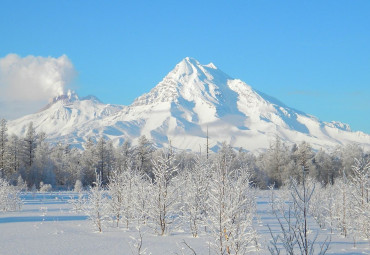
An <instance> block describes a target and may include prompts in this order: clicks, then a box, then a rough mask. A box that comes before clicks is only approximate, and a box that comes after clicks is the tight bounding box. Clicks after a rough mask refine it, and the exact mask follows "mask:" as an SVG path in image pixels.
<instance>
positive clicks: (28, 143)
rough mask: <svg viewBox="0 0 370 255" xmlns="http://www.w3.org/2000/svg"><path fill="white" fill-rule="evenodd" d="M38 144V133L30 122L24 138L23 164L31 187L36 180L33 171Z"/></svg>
mask: <svg viewBox="0 0 370 255" xmlns="http://www.w3.org/2000/svg"><path fill="white" fill-rule="evenodd" d="M36 146H37V134H36V131H35V128H34V127H33V123H32V122H30V124H29V125H28V128H27V133H26V137H25V138H24V139H23V146H22V158H23V166H24V168H25V176H26V181H27V184H28V186H29V187H31V186H32V185H33V184H35V180H34V179H33V177H34V176H33V173H32V166H33V164H34V162H35V153H36Z"/></svg>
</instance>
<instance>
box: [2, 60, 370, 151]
mask: <svg viewBox="0 0 370 255" xmlns="http://www.w3.org/2000/svg"><path fill="white" fill-rule="evenodd" d="M30 121H32V122H33V124H34V127H35V128H36V131H37V132H40V131H42V132H45V133H46V134H47V137H48V139H49V140H50V141H51V142H54V143H55V142H60V141H61V142H65V143H70V144H73V145H76V146H81V145H82V144H83V142H84V141H86V140H87V139H88V138H89V137H91V138H93V139H98V137H100V136H104V137H106V138H109V139H112V140H113V141H114V143H115V144H121V143H123V142H124V141H125V140H127V139H128V140H130V141H132V142H133V144H135V143H136V142H137V140H138V138H139V137H140V136H141V135H146V136H147V138H149V139H151V141H152V142H153V143H154V144H155V145H156V146H158V147H162V146H167V145H168V144H169V142H171V144H172V146H174V147H175V148H178V149H187V150H193V151H199V148H200V147H199V146H201V147H203V148H204V147H205V144H206V137H207V129H208V134H209V141H210V147H211V148H212V149H214V150H217V149H218V148H219V146H220V144H221V143H222V142H226V143H229V144H231V146H233V147H235V148H239V147H243V148H244V149H247V150H249V151H252V152H259V151H263V150H265V149H267V148H268V147H269V144H270V142H271V141H272V140H274V138H275V136H276V135H277V136H279V137H281V138H282V139H283V140H284V141H285V142H286V143H288V144H293V143H300V142H302V141H307V142H309V143H310V144H311V145H312V147H313V148H314V149H320V148H323V149H330V148H333V147H335V146H336V145H342V144H347V143H358V144H360V145H362V146H363V148H364V149H367V150H369V149H370V135H368V134H365V133H363V132H352V131H351V129H350V127H349V126H348V125H347V124H344V123H341V122H337V121H332V122H329V123H327V122H322V121H320V120H319V119H317V118H316V117H313V116H311V115H308V114H305V113H303V112H300V111H297V110H294V109H292V108H289V107H287V106H286V105H284V104H283V103H281V102H279V101H278V100H276V99H275V98H272V97H270V96H268V95H265V94H263V93H261V92H258V91H256V90H254V89H253V88H252V87H250V86H249V85H247V84H246V83H245V82H243V81H241V80H238V79H233V78H231V77H230V76H228V75H227V74H225V73H224V72H222V71H221V70H220V69H218V68H217V67H216V66H215V65H214V64H213V63H210V64H208V65H201V64H200V63H199V62H198V61H197V60H195V59H192V58H189V57H187V58H185V59H183V60H182V61H181V62H180V63H178V64H177V65H176V66H175V68H174V69H173V70H172V71H171V72H170V73H168V75H167V76H166V77H164V79H163V80H162V81H161V82H160V83H159V84H158V85H156V86H155V87H154V88H153V89H152V90H151V91H150V92H149V93H147V94H144V95H142V96H140V97H138V98H137V99H136V100H135V101H134V102H133V103H132V104H131V105H130V106H119V105H109V104H103V103H101V102H100V101H99V100H97V99H96V98H95V97H88V98H85V99H79V98H78V97H77V95H75V94H71V93H69V94H68V95H65V96H60V97H58V98H56V99H54V100H53V102H51V103H50V104H49V105H48V106H47V107H45V108H44V109H42V110H41V111H40V112H38V113H35V114H31V115H27V116H24V117H22V118H19V119H17V120H13V121H9V130H10V132H13V133H15V134H17V135H24V134H25V132H26V127H27V126H28V123H29V122H30Z"/></svg>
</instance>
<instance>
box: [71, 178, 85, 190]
mask: <svg viewBox="0 0 370 255" xmlns="http://www.w3.org/2000/svg"><path fill="white" fill-rule="evenodd" d="M82 190H83V185H82V182H81V181H80V180H76V183H75V186H74V189H73V191H74V192H81V191H82Z"/></svg>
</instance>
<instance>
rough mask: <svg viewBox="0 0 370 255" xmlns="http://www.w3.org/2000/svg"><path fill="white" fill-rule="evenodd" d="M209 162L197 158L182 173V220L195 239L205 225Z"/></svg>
mask: <svg viewBox="0 0 370 255" xmlns="http://www.w3.org/2000/svg"><path fill="white" fill-rule="evenodd" d="M209 168H210V164H209V162H208V161H207V160H206V159H205V158H202V157H199V158H198V159H197V160H196V162H195V164H194V166H193V167H191V169H189V170H188V171H186V172H185V173H184V179H185V183H184V184H185V187H186V192H184V193H183V195H182V199H183V200H182V207H181V211H182V213H183V214H182V218H183V222H184V223H185V224H186V225H188V226H189V228H190V231H191V233H192V235H193V237H197V236H198V235H199V233H200V231H201V229H202V228H203V227H204V226H205V225H206V218H207V213H206V209H207V208H206V201H207V199H208V198H207V196H208V193H207V189H208V183H209V176H208V170H209Z"/></svg>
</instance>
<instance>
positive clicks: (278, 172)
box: [259, 137, 290, 187]
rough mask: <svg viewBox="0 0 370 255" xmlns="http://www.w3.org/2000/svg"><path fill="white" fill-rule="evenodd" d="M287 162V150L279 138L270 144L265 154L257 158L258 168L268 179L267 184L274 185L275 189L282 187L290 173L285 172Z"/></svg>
mask: <svg viewBox="0 0 370 255" xmlns="http://www.w3.org/2000/svg"><path fill="white" fill-rule="evenodd" d="M287 161H288V150H287V147H286V146H285V145H284V144H283V142H282V141H281V139H280V138H279V137H276V139H275V141H274V142H273V143H271V144H270V147H269V149H268V150H267V151H266V153H264V154H261V155H260V158H259V165H260V168H261V169H263V170H264V171H265V172H266V173H267V175H268V177H269V183H270V184H272V183H274V184H275V185H276V186H277V187H280V186H281V185H283V183H284V180H285V179H286V176H289V175H290V173H287V172H285V171H286V169H285V166H286V165H287Z"/></svg>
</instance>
